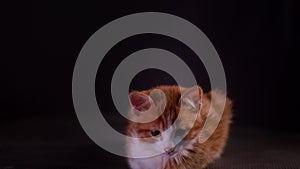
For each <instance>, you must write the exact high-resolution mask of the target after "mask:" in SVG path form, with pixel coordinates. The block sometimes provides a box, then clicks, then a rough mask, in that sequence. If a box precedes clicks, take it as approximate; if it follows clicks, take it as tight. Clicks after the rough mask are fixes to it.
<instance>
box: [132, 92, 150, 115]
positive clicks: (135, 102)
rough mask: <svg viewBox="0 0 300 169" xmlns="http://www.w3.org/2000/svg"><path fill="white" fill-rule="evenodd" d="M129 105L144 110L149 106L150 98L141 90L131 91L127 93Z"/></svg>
mask: <svg viewBox="0 0 300 169" xmlns="http://www.w3.org/2000/svg"><path fill="white" fill-rule="evenodd" d="M129 100H130V104H131V107H132V108H134V109H136V110H138V111H146V110H148V109H149V108H150V107H151V102H152V100H151V98H150V97H149V96H148V95H146V94H144V93H141V92H137V91H133V92H131V93H130V94H129Z"/></svg>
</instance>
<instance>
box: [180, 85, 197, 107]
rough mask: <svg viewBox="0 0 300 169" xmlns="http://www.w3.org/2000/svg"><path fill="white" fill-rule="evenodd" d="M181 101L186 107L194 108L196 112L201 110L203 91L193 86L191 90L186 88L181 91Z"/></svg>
mask: <svg viewBox="0 0 300 169" xmlns="http://www.w3.org/2000/svg"><path fill="white" fill-rule="evenodd" d="M181 92H182V93H181V98H180V101H181V103H182V104H184V105H188V106H190V107H192V108H193V109H194V110H199V109H200V106H201V99H202V96H203V90H202V89H201V87H200V86H193V87H191V88H185V89H182V91H181Z"/></svg>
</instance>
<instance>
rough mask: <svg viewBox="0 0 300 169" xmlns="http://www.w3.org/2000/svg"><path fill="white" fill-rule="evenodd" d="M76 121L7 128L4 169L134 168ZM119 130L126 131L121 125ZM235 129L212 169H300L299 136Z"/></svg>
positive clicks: (55, 119) (46, 120)
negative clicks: (104, 146)
mask: <svg viewBox="0 0 300 169" xmlns="http://www.w3.org/2000/svg"><path fill="white" fill-rule="evenodd" d="M72 119H73V120H70V118H68V119H67V118H66V117H63V116H61V117H59V116H47V117H42V118H41V117H31V118H26V119H21V120H16V121H12V122H10V123H7V124H2V125H1V128H0V133H1V134H2V136H3V137H2V138H1V140H0V161H1V163H0V164H1V167H2V168H1V169H9V167H11V168H16V169H17V168H20V169H25V168H28V169H31V168H37V169H39V168H45V169H46V168H47V169H48V168H49V169H50V168H55V169H56V168H61V169H67V168H68V169H73V168H74V169H75V168H78V169H96V168H104V169H106V168H118V169H122V168H123V169H125V168H128V167H127V163H126V159H125V158H122V157H119V156H116V155H112V154H110V153H108V152H106V151H104V150H102V149H101V148H100V147H98V146H97V145H96V144H94V143H93V142H92V141H91V140H90V139H89V138H88V136H87V135H85V133H84V131H83V130H82V129H81V128H80V126H79V124H78V122H77V121H76V117H74V118H72ZM116 124H118V122H117V121H115V123H114V125H116ZM115 127H117V128H119V129H121V128H123V126H121V125H120V124H119V125H116V126H115ZM232 129H233V130H231V134H230V135H231V137H230V138H229V141H228V144H227V147H226V150H225V153H224V154H223V157H222V158H220V159H219V160H217V161H216V162H215V163H213V164H211V165H210V166H209V167H208V168H209V169H226V168H230V169H269V168H274V169H296V168H300V145H299V143H300V135H299V134H295V133H286V132H285V133H283V132H273V131H268V130H263V129H257V128H245V127H240V126H233V128H232ZM50 131H51V132H50ZM103 137H105V136H103ZM112 142H115V140H112ZM5 167H6V168H5Z"/></svg>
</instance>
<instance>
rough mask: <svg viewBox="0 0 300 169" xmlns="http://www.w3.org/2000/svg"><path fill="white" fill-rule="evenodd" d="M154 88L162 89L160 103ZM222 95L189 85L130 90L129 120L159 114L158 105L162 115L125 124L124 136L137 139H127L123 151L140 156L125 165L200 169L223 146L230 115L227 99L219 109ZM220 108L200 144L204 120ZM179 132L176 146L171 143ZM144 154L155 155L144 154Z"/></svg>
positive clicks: (140, 168) (145, 168)
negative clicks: (215, 122) (153, 118)
mask: <svg viewBox="0 0 300 169" xmlns="http://www.w3.org/2000/svg"><path fill="white" fill-rule="evenodd" d="M154 89H159V90H161V91H163V92H164V94H165V96H166V98H165V99H166V104H165V105H163V106H162V105H161V102H162V101H163V99H162V97H161V96H160V95H161V94H159V93H158V94H155V92H153V93H154V94H152V93H151V94H150V92H151V91H154ZM180 90H181V91H182V92H181V93H180ZM212 93H213V94H214V100H213V103H214V106H212V111H210V113H208V112H209V110H210V106H211V104H212V97H211V95H212ZM222 96H224V95H222V93H220V92H217V91H212V92H209V93H206V94H203V93H202V89H201V88H200V87H199V86H197V87H193V88H179V87H177V86H158V87H155V88H153V89H150V90H147V91H141V92H136V91H135V92H131V94H130V101H131V105H132V108H131V110H130V111H129V113H130V114H131V116H133V119H134V116H137V118H142V117H143V116H142V115H141V114H142V113H148V114H153V115H155V114H157V113H159V112H158V111H160V110H159V108H160V109H161V107H163V108H164V110H163V114H161V115H158V118H156V119H155V120H154V121H151V122H148V123H136V122H132V121H130V122H129V123H128V126H127V135H128V136H130V137H135V138H138V139H136V140H135V141H132V140H129V139H128V140H127V147H126V148H127V154H128V156H129V157H139V155H141V156H142V157H143V158H128V163H129V166H130V167H131V168H132V169H174V168H175V169H202V168H204V167H205V166H206V165H207V164H208V163H210V162H212V161H213V160H214V159H216V158H218V157H219V156H220V154H221V153H222V151H223V148H224V146H225V143H226V140H227V137H228V132H229V124H230V122H231V116H232V111H231V101H230V100H229V99H227V101H226V103H225V108H224V111H223V110H221V109H222V107H223V105H222V102H221V101H219V99H220V100H221V98H222ZM223 98H224V97H223ZM150 107H151V108H150ZM157 107H158V109H157ZM163 108H162V109H163ZM179 110H181V112H180V113H179ZM222 111H223V115H222V117H221V121H220V122H219V124H218V126H217V128H216V129H215V130H214V132H213V134H212V135H211V136H210V137H209V138H208V140H207V141H205V142H203V143H201V141H200V140H199V137H200V136H199V135H200V132H201V130H203V125H204V122H205V121H206V119H209V118H208V117H212V118H211V119H213V120H214V119H217V118H214V116H216V115H217V114H218V113H220V112H222ZM145 117H146V116H145ZM147 118H149V117H147ZM176 119H177V120H176ZM175 120H176V121H175ZM194 120H195V121H194ZM207 123H208V124H207V125H208V127H207V126H206V129H208V130H210V129H211V128H212V127H210V123H209V121H208V122H207ZM212 123H213V122H212ZM167 129H171V130H167ZM202 132H203V133H205V131H202ZM185 133H187V134H186V135H185ZM182 135H183V140H182V141H180V142H179V144H177V145H176V144H174V142H176V139H178V138H180V137H181V136H182ZM174 140H175V141H174ZM160 152H162V153H160ZM145 154H153V155H155V156H151V155H149V157H146V156H145Z"/></svg>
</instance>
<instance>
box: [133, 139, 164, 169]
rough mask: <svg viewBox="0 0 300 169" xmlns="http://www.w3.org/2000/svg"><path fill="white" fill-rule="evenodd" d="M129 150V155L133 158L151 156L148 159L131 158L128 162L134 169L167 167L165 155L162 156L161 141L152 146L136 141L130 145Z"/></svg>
mask: <svg viewBox="0 0 300 169" xmlns="http://www.w3.org/2000/svg"><path fill="white" fill-rule="evenodd" d="M128 148H129V149H128V153H129V154H128V155H129V156H131V157H139V156H142V157H144V156H145V155H149V157H148V158H129V160H128V162H129V165H130V167H131V168H132V169H162V167H163V166H164V165H165V161H166V160H165V154H161V150H162V143H161V142H160V141H158V142H155V143H154V144H153V143H152V144H150V143H147V142H142V141H139V140H135V141H132V142H130V143H128ZM156 154H160V155H156ZM153 155H156V156H153ZM151 156H153V157H151Z"/></svg>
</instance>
